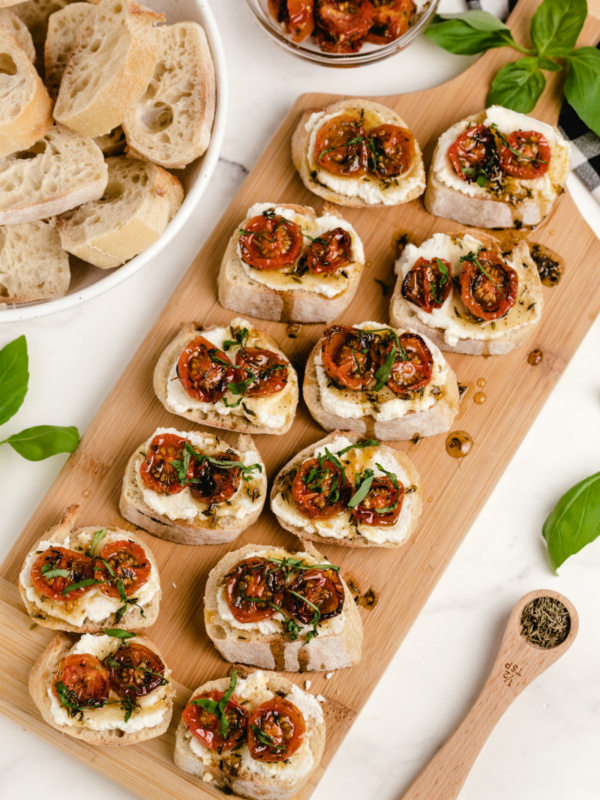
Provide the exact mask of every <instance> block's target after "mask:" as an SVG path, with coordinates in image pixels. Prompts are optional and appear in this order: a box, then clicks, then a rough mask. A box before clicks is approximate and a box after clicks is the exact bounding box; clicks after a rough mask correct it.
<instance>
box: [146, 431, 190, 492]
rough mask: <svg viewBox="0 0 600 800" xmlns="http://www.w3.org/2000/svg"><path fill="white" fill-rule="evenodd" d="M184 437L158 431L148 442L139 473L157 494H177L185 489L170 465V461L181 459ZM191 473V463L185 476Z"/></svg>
mask: <svg viewBox="0 0 600 800" xmlns="http://www.w3.org/2000/svg"><path fill="white" fill-rule="evenodd" d="M184 445H185V439H184V438H183V437H181V436H177V435H176V434H175V433H159V434H157V435H156V436H155V437H154V439H152V441H151V442H150V447H149V448H148V452H147V453H146V458H145V459H144V460H143V461H142V464H141V466H140V475H141V476H142V480H143V481H144V483H145V484H146V486H147V487H148V488H149V489H152V491H153V492H158V494H178V493H179V492H182V491H183V490H184V489H185V486H183V485H182V484H181V483H180V481H179V476H178V475H177V473H176V472H175V470H174V469H173V467H172V466H171V462H172V461H181V459H182V457H183V448H184ZM192 475H193V464H192V463H191V461H190V467H189V470H188V473H187V477H188V478H191V477H192Z"/></svg>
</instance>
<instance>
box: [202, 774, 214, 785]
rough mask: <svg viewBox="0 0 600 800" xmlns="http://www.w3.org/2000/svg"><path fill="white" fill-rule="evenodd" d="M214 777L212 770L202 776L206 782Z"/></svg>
mask: <svg viewBox="0 0 600 800" xmlns="http://www.w3.org/2000/svg"><path fill="white" fill-rule="evenodd" d="M212 779H213V776H212V772H205V773H204V775H203V776H202V780H203V781H204V783H210V782H211V781H212Z"/></svg>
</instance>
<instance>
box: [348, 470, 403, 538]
mask: <svg viewBox="0 0 600 800" xmlns="http://www.w3.org/2000/svg"><path fill="white" fill-rule="evenodd" d="M403 501H404V486H403V485H402V482H401V481H398V488H397V489H396V487H395V486H394V484H393V483H392V481H391V480H390V478H388V477H387V475H386V476H381V477H377V478H375V479H374V480H373V483H372V484H371V488H370V489H369V493H368V495H367V496H366V497H365V499H364V500H362V501H361V502H360V503H359V504H358V505H357V506H355V507H354V508H353V509H352V516H353V517H354V519H355V520H356V521H357V522H358V523H359V525H377V526H378V527H386V526H389V525H395V524H396V523H397V522H398V518H399V517H400V511H401V510H402V503H403Z"/></svg>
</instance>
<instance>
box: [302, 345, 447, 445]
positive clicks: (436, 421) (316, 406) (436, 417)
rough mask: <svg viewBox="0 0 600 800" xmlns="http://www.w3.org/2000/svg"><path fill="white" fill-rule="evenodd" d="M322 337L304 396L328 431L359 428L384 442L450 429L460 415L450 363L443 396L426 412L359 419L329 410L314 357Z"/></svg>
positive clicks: (310, 364) (309, 368) (306, 378)
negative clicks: (326, 406)
mask: <svg viewBox="0 0 600 800" xmlns="http://www.w3.org/2000/svg"><path fill="white" fill-rule="evenodd" d="M321 341H322V340H321V339H319V341H318V342H317V343H316V345H315V346H314V347H313V349H312V351H311V353H310V355H309V357H308V361H307V363H306V371H305V374H304V385H303V389H302V392H303V396H304V401H305V403H306V405H307V406H308V410H309V411H310V413H311V415H312V417H313V418H314V419H315V420H316V421H317V422H318V423H319V425H321V427H322V428H324V429H325V430H326V431H334V430H340V431H356V432H357V433H359V434H362V435H367V436H371V437H375V438H376V439H381V440H383V441H390V440H392V441H394V440H406V439H411V438H412V437H413V436H419V437H425V436H435V435H436V434H438V433H445V432H446V431H449V430H450V428H451V426H452V423H453V421H454V418H455V417H456V415H457V414H458V403H459V393H458V383H457V381H456V375H455V374H454V370H453V369H452V367H451V366H450V365H448V375H447V378H446V383H445V385H444V387H443V393H442V397H440V398H439V399H438V400H437V401H436V402H435V404H434V405H433V406H431V407H430V408H428V409H427V410H426V411H419V412H415V413H412V414H410V413H409V414H406V415H405V416H403V417H398V418H397V419H392V420H383V421H382V420H376V419H375V418H374V417H372V416H370V415H369V416H363V417H359V418H348V417H341V416H338V415H337V414H332V413H331V412H330V411H327V410H326V409H325V408H324V407H323V404H322V402H321V390H320V387H319V382H318V380H317V368H316V365H315V358H316V356H317V355H318V353H319V349H320V347H321Z"/></svg>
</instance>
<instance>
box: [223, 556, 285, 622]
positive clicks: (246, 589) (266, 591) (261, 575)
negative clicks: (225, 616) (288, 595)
mask: <svg viewBox="0 0 600 800" xmlns="http://www.w3.org/2000/svg"><path fill="white" fill-rule="evenodd" d="M285 582H286V581H285V572H284V571H283V570H282V569H281V568H280V567H279V566H278V565H277V564H275V563H273V562H272V561H269V560H268V559H266V558H259V557H258V556H256V557H254V558H246V559H245V560H244V561H240V562H239V564H236V565H235V567H234V568H233V569H232V570H231V571H230V572H229V573H228V574H227V575H226V583H225V594H226V596H227V603H228V604H229V608H230V609H231V613H232V614H233V616H234V617H235V618H236V619H237V621H238V622H260V620H262V619H268V618H269V617H272V616H273V614H275V612H276V611H277V609H276V608H274V607H273V606H280V607H281V601H282V599H283V590H284V588H285ZM271 604H273V605H271Z"/></svg>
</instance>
